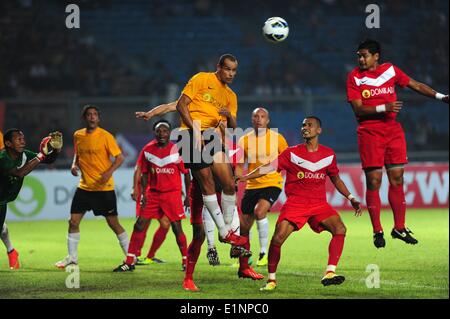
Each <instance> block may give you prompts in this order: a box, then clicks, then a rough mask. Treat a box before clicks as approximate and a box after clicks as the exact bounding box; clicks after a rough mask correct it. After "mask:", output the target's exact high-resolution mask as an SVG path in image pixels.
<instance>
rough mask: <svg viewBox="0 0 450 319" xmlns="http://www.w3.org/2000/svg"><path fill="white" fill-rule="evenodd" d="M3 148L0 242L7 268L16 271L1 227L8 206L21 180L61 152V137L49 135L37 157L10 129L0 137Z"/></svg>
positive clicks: (21, 136)
mask: <svg viewBox="0 0 450 319" xmlns="http://www.w3.org/2000/svg"><path fill="white" fill-rule="evenodd" d="M3 142H4V145H5V148H4V149H3V150H1V151H0V229H1V231H2V232H1V239H2V241H3V242H4V243H5V245H6V248H7V250H8V258H9V266H10V268H11V269H18V268H19V267H20V266H19V259H18V256H19V254H18V253H17V251H16V250H15V249H14V248H13V247H12V245H11V242H10V240H9V234H8V229H7V228H6V225H5V227H4V222H5V217H6V210H7V203H8V202H12V201H14V200H15V199H16V198H17V195H18V194H19V192H20V189H21V188H22V184H23V179H24V178H25V176H26V175H28V174H29V173H30V172H31V171H32V170H33V169H35V168H36V167H37V166H38V165H39V164H40V163H46V164H51V163H53V162H54V161H55V160H56V157H57V156H58V153H59V152H60V151H61V148H62V134H61V133H60V132H53V133H50V134H49V136H46V137H44V138H43V139H42V141H41V144H40V146H39V153H35V152H32V151H29V150H27V149H25V146H26V143H25V136H24V134H23V133H22V131H21V130H19V129H9V130H7V131H6V132H5V134H4V136H3Z"/></svg>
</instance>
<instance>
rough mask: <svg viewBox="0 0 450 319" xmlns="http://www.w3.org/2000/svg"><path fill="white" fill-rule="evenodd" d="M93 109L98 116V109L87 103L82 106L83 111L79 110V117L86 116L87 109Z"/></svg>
mask: <svg viewBox="0 0 450 319" xmlns="http://www.w3.org/2000/svg"><path fill="white" fill-rule="evenodd" d="M90 109H94V110H96V111H97V113H98V115H99V116H100V109H99V108H98V106H96V105H92V104H87V105H85V106H84V107H83V111H82V112H81V117H83V118H86V113H87V111H88V110H90Z"/></svg>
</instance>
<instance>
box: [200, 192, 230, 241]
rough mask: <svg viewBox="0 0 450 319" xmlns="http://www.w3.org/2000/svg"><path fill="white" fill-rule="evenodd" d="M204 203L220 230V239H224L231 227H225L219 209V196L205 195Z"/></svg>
mask: <svg viewBox="0 0 450 319" xmlns="http://www.w3.org/2000/svg"><path fill="white" fill-rule="evenodd" d="M203 203H204V205H205V206H206V208H207V209H208V212H209V214H210V215H211V217H212V219H213V220H214V223H215V224H216V226H217V229H218V230H219V235H220V237H222V238H224V237H226V236H227V235H228V230H229V229H230V227H227V226H226V225H225V221H224V220H223V214H222V211H221V210H220V207H219V202H218V201H217V195H216V194H213V195H203Z"/></svg>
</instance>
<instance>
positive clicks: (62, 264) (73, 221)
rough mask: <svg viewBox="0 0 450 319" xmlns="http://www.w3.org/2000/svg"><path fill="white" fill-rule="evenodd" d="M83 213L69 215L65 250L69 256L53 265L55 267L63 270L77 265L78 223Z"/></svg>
mask: <svg viewBox="0 0 450 319" xmlns="http://www.w3.org/2000/svg"><path fill="white" fill-rule="evenodd" d="M83 217H84V213H75V214H70V219H69V230H68V234H67V250H68V252H69V255H67V256H66V258H64V259H63V260H60V261H58V262H56V263H55V266H56V267H57V268H60V269H64V268H66V267H67V266H69V265H77V264H78V243H79V242H80V223H81V220H82V219H83Z"/></svg>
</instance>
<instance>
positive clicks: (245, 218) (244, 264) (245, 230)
mask: <svg viewBox="0 0 450 319" xmlns="http://www.w3.org/2000/svg"><path fill="white" fill-rule="evenodd" d="M240 220H241V236H242V237H246V238H249V237H250V229H251V227H252V225H253V223H254V221H255V216H254V215H250V214H242V215H241V216H240ZM244 248H245V249H247V250H250V240H248V242H247V244H246V245H245V246H244ZM248 259H249V257H247V256H241V257H239V271H238V277H239V278H250V279H253V280H261V279H264V276H263V275H261V274H259V273H257V272H255V270H254V269H252V268H251V267H250V265H249V262H248Z"/></svg>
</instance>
